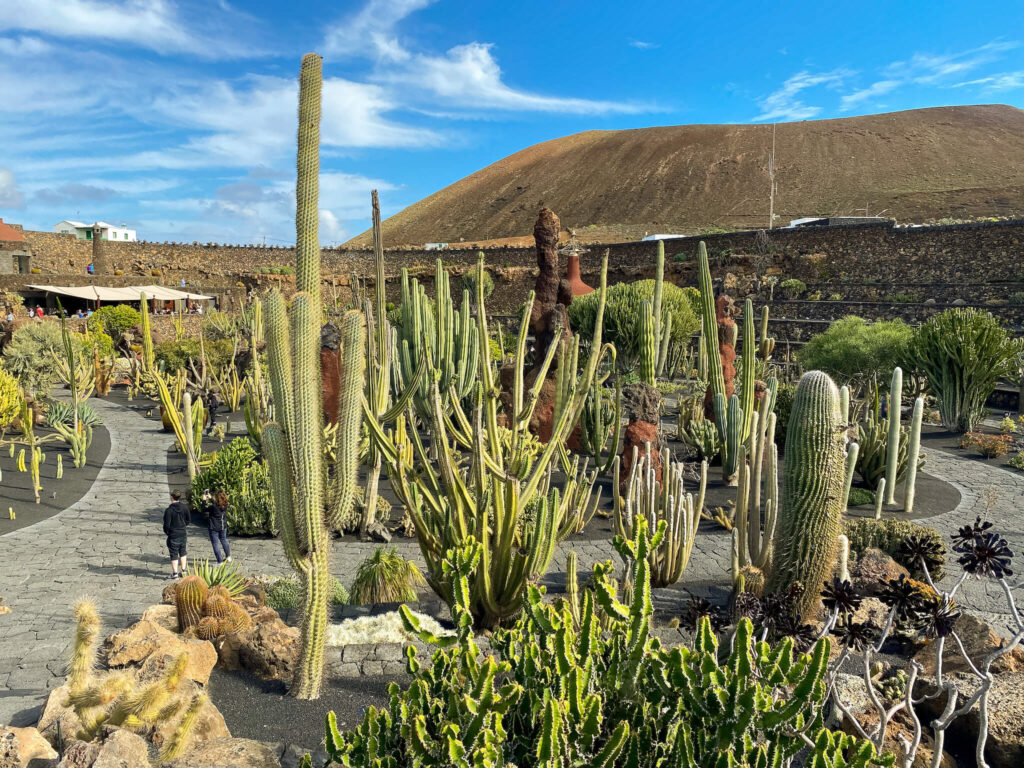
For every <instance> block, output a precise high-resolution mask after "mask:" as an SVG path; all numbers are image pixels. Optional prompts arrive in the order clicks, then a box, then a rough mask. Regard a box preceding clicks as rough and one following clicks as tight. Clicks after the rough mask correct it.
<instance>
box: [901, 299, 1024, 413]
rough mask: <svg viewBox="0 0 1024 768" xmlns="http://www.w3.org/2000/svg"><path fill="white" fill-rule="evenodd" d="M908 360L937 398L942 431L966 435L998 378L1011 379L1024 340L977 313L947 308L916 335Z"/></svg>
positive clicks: (990, 316) (980, 312) (986, 315)
mask: <svg viewBox="0 0 1024 768" xmlns="http://www.w3.org/2000/svg"><path fill="white" fill-rule="evenodd" d="M908 352H909V359H910V360H911V362H912V363H913V366H914V367H915V368H916V370H918V371H920V372H921V373H922V374H923V375H924V377H925V379H926V380H927V381H928V388H929V389H930V390H931V391H932V393H933V394H934V395H935V396H936V397H937V398H938V399H939V412H940V413H941V415H942V424H943V426H945V427H946V429H951V430H953V431H956V432H970V431H971V430H972V429H974V426H975V424H977V422H978V421H979V420H980V419H981V417H982V415H983V414H984V413H985V401H986V400H987V399H988V396H989V395H991V394H992V392H993V391H994V390H995V387H996V384H997V383H998V382H999V380H1000V379H1004V378H1006V379H1015V378H1016V377H1017V372H1018V366H1019V365H1020V360H1021V355H1022V354H1024V340H1022V339H1012V338H1010V336H1009V334H1007V332H1006V330H1005V329H1004V328H1003V327H1002V326H1001V325H1000V324H999V321H998V320H996V319H995V318H994V317H992V315H991V314H989V313H987V312H982V311H980V310H977V309H964V308H959V307H958V308H955V309H947V310H946V311H945V312H942V313H941V314H938V315H935V316H934V317H931V318H929V319H928V322H927V323H925V324H924V325H922V326H920V327H919V328H918V329H917V331H916V332H915V333H914V335H913V338H912V340H911V343H910V346H909V350H908Z"/></svg>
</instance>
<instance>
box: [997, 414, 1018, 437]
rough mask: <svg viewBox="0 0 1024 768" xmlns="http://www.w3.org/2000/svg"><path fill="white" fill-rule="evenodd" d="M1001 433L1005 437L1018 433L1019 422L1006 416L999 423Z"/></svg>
mask: <svg viewBox="0 0 1024 768" xmlns="http://www.w3.org/2000/svg"><path fill="white" fill-rule="evenodd" d="M999 431H1000V432H1002V433H1003V434H1004V435H1012V434H1013V433H1014V432H1016V431H1017V422H1016V421H1014V420H1013V419H1011V418H1010V417H1009V416H1004V417H1003V420H1002V421H1000V422H999Z"/></svg>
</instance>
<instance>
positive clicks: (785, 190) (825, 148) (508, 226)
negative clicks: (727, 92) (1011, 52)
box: [350, 105, 1024, 246]
mask: <svg viewBox="0 0 1024 768" xmlns="http://www.w3.org/2000/svg"><path fill="white" fill-rule="evenodd" d="M771 141H772V127H771V126H770V125H679V126H666V127H661V128H641V129H635V130H623V131H586V132H584V133H578V134H575V135H572V136H566V137H564V138H561V139H554V140H552V141H546V142H543V143H541V144H536V145H534V146H532V147H527V148H526V149H524V150H522V151H520V152H517V153H515V154H514V155H510V156H508V157H506V158H504V159H502V160H499V161H498V162H496V163H494V164H493V165H489V166H487V167H486V168H483V169H482V170H480V171H477V172H476V173H474V174H472V175H471V176H467V177H466V178H464V179H462V180H461V181H458V182H456V183H455V184H452V185H451V186H448V187H446V188H444V189H442V190H440V191H439V192H435V193H434V194H433V195H430V196H429V197H427V198H425V199H423V200H421V201H419V202H418V203H415V204H413V205H411V206H409V207H408V208H406V209H405V210H403V211H401V212H399V213H397V214H396V215H394V216H392V217H391V218H390V219H388V220H386V221H385V222H384V241H385V243H387V244H388V245H389V246H395V245H421V244H423V243H425V242H451V243H454V242H458V241H459V240H466V241H470V240H489V239H495V238H507V237H515V236H524V235H526V236H528V235H529V234H530V232H531V228H532V225H533V220H534V218H535V217H536V211H537V207H538V205H539V204H544V205H548V206H550V207H551V208H553V209H554V210H555V212H556V213H558V215H559V216H560V217H561V220H562V224H563V226H569V227H576V228H577V230H579V231H580V234H581V235H584V236H586V235H590V236H591V237H588V238H587V239H594V237H603V238H609V237H614V236H616V235H618V236H620V237H623V238H625V237H633V238H635V237H642V236H643V235H644V234H646V233H652V234H653V233H655V232H692V231H695V230H697V229H699V228H701V227H707V226H714V225H718V226H737V225H739V226H748V227H750V226H762V225H763V223H764V222H766V221H767V217H768V178H767V164H768V163H767V161H768V155H769V152H770V149H771ZM775 167H776V177H777V182H778V192H777V196H776V203H775V210H776V213H777V214H778V215H779V216H778V219H777V223H781V224H785V223H787V222H788V221H789V220H790V219H792V218H796V217H798V216H809V215H827V214H832V215H844V214H845V215H863V209H864V208H865V207H867V208H868V210H869V212H870V213H871V214H872V215H874V214H877V213H879V212H880V211H883V210H884V211H885V215H887V216H893V217H895V218H897V219H899V220H901V221H924V220H931V219H939V218H943V217H954V218H968V217H973V216H999V215H1009V214H1019V213H1022V212H1024V110H1020V109H1017V108H1015V107H1009V106H1004V105H980V106H969V107H936V108H933V109H916V110H910V111H906V112H892V113H888V114H882V115H869V116H866V117H849V118H842V119H837V120H814V121H807V122H801V123H781V124H779V125H778V126H777V132H776V150H775ZM369 241H370V236H369V233H368V232H366V233H363V234H362V235H359V236H358V237H356V238H353V239H352V240H351V241H350V244H351V245H356V244H368V243H369Z"/></svg>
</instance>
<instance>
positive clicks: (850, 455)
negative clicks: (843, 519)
mask: <svg viewBox="0 0 1024 768" xmlns="http://www.w3.org/2000/svg"><path fill="white" fill-rule="evenodd" d="M843 423H844V424H845V422H843ZM859 451H860V446H859V445H858V444H857V443H850V444H849V445H848V446H847V447H846V471H845V474H844V478H845V479H844V481H843V513H844V514H845V513H846V509H847V507H848V506H849V504H850V488H852V487H853V473H854V471H855V470H856V468H857V454H858V452H859Z"/></svg>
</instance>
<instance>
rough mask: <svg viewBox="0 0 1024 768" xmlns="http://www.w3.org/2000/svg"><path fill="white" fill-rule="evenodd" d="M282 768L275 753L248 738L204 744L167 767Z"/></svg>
mask: <svg viewBox="0 0 1024 768" xmlns="http://www.w3.org/2000/svg"><path fill="white" fill-rule="evenodd" d="M226 766H231V768H281V763H280V762H279V761H278V759H277V750H275V749H272V748H271V747H269V746H267V745H266V744H264V743H263V742H260V741H253V740H251V739H216V740H214V741H204V742H203V743H202V744H198V745H196V747H195V748H194V749H192V750H190V751H189V752H188V753H186V754H185V755H183V756H182V757H179V758H178V759H177V760H174V761H173V762H171V763H168V768H225V767H226Z"/></svg>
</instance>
